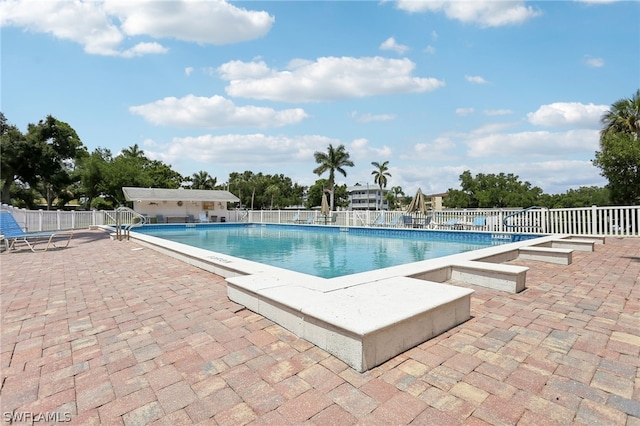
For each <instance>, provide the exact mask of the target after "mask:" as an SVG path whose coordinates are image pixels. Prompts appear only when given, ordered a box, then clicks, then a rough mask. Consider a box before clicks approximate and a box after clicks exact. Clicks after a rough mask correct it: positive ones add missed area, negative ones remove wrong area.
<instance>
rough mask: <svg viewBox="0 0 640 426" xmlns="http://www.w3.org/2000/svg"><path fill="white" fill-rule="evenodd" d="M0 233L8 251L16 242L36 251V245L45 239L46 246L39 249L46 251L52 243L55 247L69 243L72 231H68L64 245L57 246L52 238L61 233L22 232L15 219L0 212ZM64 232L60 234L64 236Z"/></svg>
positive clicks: (9, 214) (7, 213)
mask: <svg viewBox="0 0 640 426" xmlns="http://www.w3.org/2000/svg"><path fill="white" fill-rule="evenodd" d="M0 233H2V236H3V237H4V241H5V247H6V248H7V250H8V251H11V250H14V249H15V248H16V245H17V244H26V245H27V247H29V249H30V250H31V251H32V252H34V253H35V252H36V245H37V244H38V243H40V242H44V241H46V246H45V247H44V249H41V250H40V251H46V250H47V249H48V248H49V246H51V245H53V246H54V247H56V248H62V247H67V246H68V245H69V241H71V237H72V236H73V233H72V232H69V233H68V235H69V239H68V240H67V243H66V244H65V245H64V246H61V247H58V246H56V245H55V243H54V241H53V238H54V237H56V236H58V235H61V234H56V233H54V232H31V233H29V232H24V230H23V229H22V228H21V227H20V225H18V222H16V219H15V218H14V217H13V216H12V215H11V213H9V212H6V211H4V212H0ZM66 235H67V234H66V233H65V234H62V236H65V237H66Z"/></svg>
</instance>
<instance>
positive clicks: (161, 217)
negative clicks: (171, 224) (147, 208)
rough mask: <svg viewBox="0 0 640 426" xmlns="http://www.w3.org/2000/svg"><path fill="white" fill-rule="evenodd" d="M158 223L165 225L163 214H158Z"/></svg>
mask: <svg viewBox="0 0 640 426" xmlns="http://www.w3.org/2000/svg"><path fill="white" fill-rule="evenodd" d="M156 222H157V223H164V216H163V215H161V214H157V215H156Z"/></svg>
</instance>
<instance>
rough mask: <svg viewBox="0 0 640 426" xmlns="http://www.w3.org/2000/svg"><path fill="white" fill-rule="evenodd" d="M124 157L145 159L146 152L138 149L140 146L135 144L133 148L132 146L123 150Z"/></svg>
mask: <svg viewBox="0 0 640 426" xmlns="http://www.w3.org/2000/svg"><path fill="white" fill-rule="evenodd" d="M122 155H124V156H125V157H131V158H143V157H144V151H143V150H141V149H140V148H139V147H138V144H137V143H136V144H134V145H132V146H130V147H129V148H125V149H123V150H122Z"/></svg>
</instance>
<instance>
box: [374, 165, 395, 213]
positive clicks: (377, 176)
mask: <svg viewBox="0 0 640 426" xmlns="http://www.w3.org/2000/svg"><path fill="white" fill-rule="evenodd" d="M371 165H372V166H373V167H375V170H373V171H372V172H371V174H372V175H373V182H374V183H377V184H378V188H379V189H380V192H379V194H380V205H379V206H378V204H377V203H376V210H378V207H380V209H382V188H386V187H387V177H391V173H389V162H388V161H385V162H384V163H382V164H381V163H378V162H377V161H373V162H372V163H371Z"/></svg>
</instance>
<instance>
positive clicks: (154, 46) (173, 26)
mask: <svg viewBox="0 0 640 426" xmlns="http://www.w3.org/2000/svg"><path fill="white" fill-rule="evenodd" d="M273 22H274V18H273V17H272V16H270V15H269V14H268V13H266V12H261V11H248V10H246V9H242V8H239V7H236V6H234V5H232V4H229V3H227V2H226V1H222V0H220V1H213V2H201V1H190V0H175V1H170V2H169V1H154V0H137V1H120V0H106V1H103V2H94V1H80V0H77V1H67V0H48V1H30V0H6V1H3V2H0V26H15V27H21V28H24V29H27V30H29V31H33V32H38V33H46V34H51V35H53V36H54V37H56V38H59V39H63V40H70V41H73V42H75V43H78V44H81V45H82V46H83V47H84V50H85V52H87V53H89V54H95V55H106V56H123V57H134V56H140V55H143V54H150V53H153V54H158V53H165V52H166V51H167V49H166V48H165V47H163V46H162V45H160V44H158V43H150V42H134V43H135V44H134V47H131V48H123V47H122V44H123V43H124V42H125V36H150V37H154V38H172V39H178V40H183V41H188V42H196V43H207V44H229V43H238V42H242V41H247V40H252V39H255V38H259V37H262V36H264V35H265V34H266V33H268V32H269V30H270V29H271V26H272V25H273Z"/></svg>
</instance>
